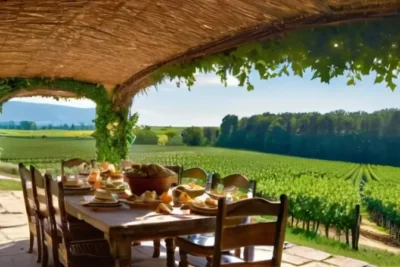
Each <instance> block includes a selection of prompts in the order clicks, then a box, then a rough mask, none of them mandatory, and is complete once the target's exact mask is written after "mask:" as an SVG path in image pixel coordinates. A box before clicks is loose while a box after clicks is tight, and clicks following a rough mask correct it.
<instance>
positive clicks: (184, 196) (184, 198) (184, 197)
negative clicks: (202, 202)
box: [179, 192, 192, 202]
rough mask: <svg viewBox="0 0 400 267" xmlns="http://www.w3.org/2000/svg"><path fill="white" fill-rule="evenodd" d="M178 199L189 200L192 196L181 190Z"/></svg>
mask: <svg viewBox="0 0 400 267" xmlns="http://www.w3.org/2000/svg"><path fill="white" fill-rule="evenodd" d="M179 200H180V201H182V202H189V201H191V200H192V198H191V197H190V196H189V195H188V194H187V193H186V192H182V193H181V195H180V196H179Z"/></svg>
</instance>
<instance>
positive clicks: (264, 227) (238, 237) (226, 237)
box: [212, 195, 288, 267]
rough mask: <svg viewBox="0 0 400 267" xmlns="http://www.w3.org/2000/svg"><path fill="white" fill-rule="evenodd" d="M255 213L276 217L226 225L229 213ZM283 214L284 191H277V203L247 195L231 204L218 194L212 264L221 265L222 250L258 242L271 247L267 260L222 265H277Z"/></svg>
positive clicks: (254, 244)
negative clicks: (268, 220) (250, 222)
mask: <svg viewBox="0 0 400 267" xmlns="http://www.w3.org/2000/svg"><path fill="white" fill-rule="evenodd" d="M256 215H274V216H277V220H276V221H275V222H260V223H253V224H245V225H237V226H230V227H226V225H225V221H226V220H227V219H232V217H237V216H256ZM287 216H288V199H287V197H286V196H285V195H281V197H280V203H273V202H270V201H267V200H265V199H261V198H250V199H246V200H242V201H238V202H236V203H233V204H226V199H225V198H220V199H219V200H218V212H217V223H216V231H215V243H214V253H213V257H212V266H213V267H219V266H221V259H222V251H226V250H233V249H237V248H240V247H250V246H258V245H261V246H262V245H267V246H273V247H274V251H273V255H272V259H271V260H270V261H269V260H268V261H259V262H252V261H246V262H243V263H242V262H235V263H225V264H223V266H224V265H226V266H235V267H237V266H243V267H258V266H260V267H261V266H263V267H264V266H280V265H281V262H282V251H283V242H284V238H285V230H286V223H287Z"/></svg>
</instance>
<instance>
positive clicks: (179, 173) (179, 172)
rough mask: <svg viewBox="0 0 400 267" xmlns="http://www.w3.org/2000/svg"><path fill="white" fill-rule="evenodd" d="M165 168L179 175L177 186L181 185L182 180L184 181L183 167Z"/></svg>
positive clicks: (172, 166) (171, 166)
mask: <svg viewBox="0 0 400 267" xmlns="http://www.w3.org/2000/svg"><path fill="white" fill-rule="evenodd" d="M164 167H165V168H167V169H168V170H170V171H173V172H174V173H176V174H177V175H178V179H177V181H176V185H178V184H180V183H181V179H182V171H183V167H182V166H179V165H170V166H164ZM174 183H175V182H174Z"/></svg>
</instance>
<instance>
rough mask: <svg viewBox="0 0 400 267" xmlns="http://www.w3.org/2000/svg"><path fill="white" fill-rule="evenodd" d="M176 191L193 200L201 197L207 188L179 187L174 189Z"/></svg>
mask: <svg viewBox="0 0 400 267" xmlns="http://www.w3.org/2000/svg"><path fill="white" fill-rule="evenodd" d="M174 190H179V191H182V192H185V193H187V194H188V195H189V196H190V197H191V198H195V197H198V196H201V195H202V194H204V192H205V188H204V187H202V186H198V187H196V188H193V187H191V186H189V185H186V184H185V185H178V186H177V187H175V188H174Z"/></svg>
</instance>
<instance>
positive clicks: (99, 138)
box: [0, 78, 138, 163]
mask: <svg viewBox="0 0 400 267" xmlns="http://www.w3.org/2000/svg"><path fill="white" fill-rule="evenodd" d="M33 88H46V89H50V90H51V89H55V90H62V91H66V92H72V93H74V94H76V96H77V98H87V99H90V100H92V101H93V102H95V103H96V118H95V119H94V120H93V122H94V123H95V125H96V130H95V131H94V133H93V137H94V138H95V139H96V154H97V159H98V160H106V161H109V162H111V163H119V162H120V160H121V159H125V158H126V157H127V156H128V153H129V147H130V145H131V143H132V140H133V132H132V128H133V126H134V125H135V124H136V122H137V119H138V114H134V115H133V116H132V117H130V118H128V107H125V108H124V107H120V108H119V109H118V110H115V109H113V105H112V101H111V97H110V96H109V95H108V94H107V90H106V89H105V88H104V87H103V86H101V85H96V84H92V83H85V82H79V81H75V80H71V79H42V78H31V79H25V78H8V79H0V99H2V98H4V97H6V96H8V95H10V94H13V93H17V92H19V91H25V90H29V89H33ZM54 98H56V99H57V97H54ZM0 111H1V104H0Z"/></svg>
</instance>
